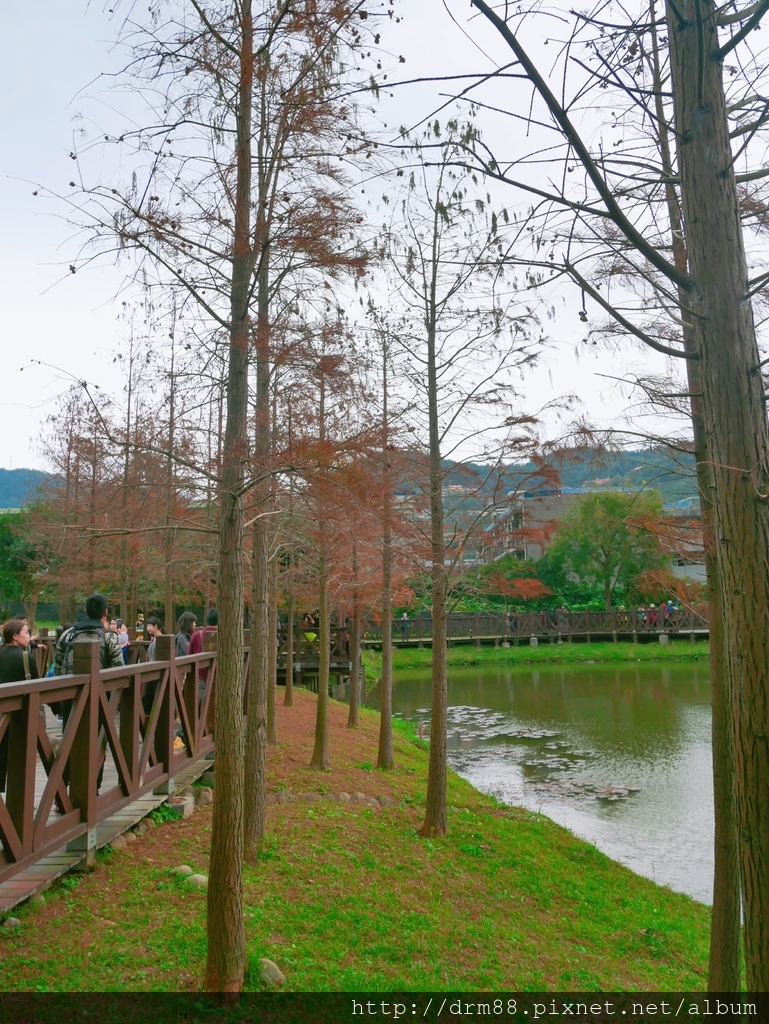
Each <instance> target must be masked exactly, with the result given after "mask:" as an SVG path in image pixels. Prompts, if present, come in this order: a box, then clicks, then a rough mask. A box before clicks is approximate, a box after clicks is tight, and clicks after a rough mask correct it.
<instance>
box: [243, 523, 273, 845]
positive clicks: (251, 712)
mask: <svg viewBox="0 0 769 1024" xmlns="http://www.w3.org/2000/svg"><path fill="white" fill-rule="evenodd" d="M251 537H252V551H253V555H252V562H251V571H252V579H251V605H252V611H253V624H252V631H251V661H250V666H249V677H248V723H247V731H246V773H245V801H246V817H245V827H244V851H245V858H246V860H247V861H249V863H251V862H253V861H255V860H256V859H257V858H258V856H259V853H260V852H261V849H262V846H263V844H264V829H265V809H266V801H267V666H268V656H267V646H268V643H269V638H268V626H269V616H268V611H267V602H268V596H269V595H268V587H267V530H266V528H265V526H264V520H263V519H261V518H257V519H256V521H255V522H254V525H253V527H252V531H251Z"/></svg>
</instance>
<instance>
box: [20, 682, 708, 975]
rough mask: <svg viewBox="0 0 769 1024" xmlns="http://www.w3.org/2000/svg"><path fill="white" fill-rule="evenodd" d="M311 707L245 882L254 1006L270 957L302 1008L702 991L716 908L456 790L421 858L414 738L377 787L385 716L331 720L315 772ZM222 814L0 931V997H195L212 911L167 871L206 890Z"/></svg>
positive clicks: (522, 815)
mask: <svg viewBox="0 0 769 1024" xmlns="http://www.w3.org/2000/svg"><path fill="white" fill-rule="evenodd" d="M315 703H316V699H315V697H314V695H312V694H309V693H307V692H305V691H303V690H298V691H297V692H296V704H295V706H294V707H293V708H284V707H282V706H281V707H280V708H279V719H278V736H279V740H280V742H279V745H278V746H277V747H273V748H270V754H269V783H268V788H269V789H270V790H271V792H272V793H273V799H274V800H278V799H279V800H280V801H281V802H275V803H271V804H270V806H269V807H268V809H267V811H268V815H267V832H268V840H267V848H266V852H265V855H264V858H263V859H262V861H261V862H260V863H259V864H258V865H257V866H255V867H253V868H247V869H246V874H245V904H246V931H247V941H248V953H249V962H250V964H251V965H252V966H251V967H250V969H249V974H248V986H249V987H250V988H256V987H258V980H257V971H258V965H259V958H260V957H268V958H269V959H271V960H273V961H275V963H277V965H278V966H279V967H280V969H281V970H282V971H283V973H284V974H285V975H286V979H287V981H286V988H287V989H288V990H302V991H324V990H349V991H351V990H358V991H374V990H397V989H406V990H409V989H411V990H455V991H460V990H461V991H520V990H525V989H535V990H543V989H544V990H548V989H549V990H566V991H569V990H571V991H573V990H586V989H599V988H601V989H605V990H614V991H618V990H645V991H657V992H665V991H690V990H701V989H702V988H703V986H704V984H705V979H706V967H707V943H708V927H709V918H710V913H709V909H708V908H707V907H705V906H703V905H701V904H698V903H695V902H694V901H693V900H691V899H689V898H688V897H686V896H681V895H678V894H676V893H673V892H671V891H670V890H667V889H662V888H660V887H658V886H656V885H655V884H654V883H653V882H651V881H648V880H647V879H645V878H641V877H640V876H638V875H635V874H633V873H632V872H631V871H629V870H628V869H627V868H624V867H622V866H621V865H619V864H617V863H615V862H613V861H611V860H609V858H607V857H605V856H604V855H603V854H601V853H599V852H598V851H597V850H596V849H595V848H594V847H592V846H590V845H588V844H587V843H584V842H582V841H581V840H579V839H576V838H575V837H574V836H573V835H571V834H570V833H569V832H567V831H566V830H565V829H563V828H560V827H559V826H557V825H555V824H554V823H553V822H551V821H550V820H548V819H547V818H544V817H542V816H540V815H537V814H533V813H530V812H529V811H526V810H523V809H520V808H515V807H503V806H500V805H499V804H498V803H497V802H496V801H494V800H493V799H491V798H489V797H485V796H483V795H482V794H480V793H479V792H478V791H477V790H475V789H473V788H472V787H471V786H470V785H469V784H468V783H466V782H465V781H463V780H462V779H460V778H459V777H458V776H457V775H455V774H454V773H452V772H450V773H449V804H450V805H451V809H450V813H449V834H448V836H446V837H444V838H441V839H434V840H424V839H420V838H419V837H418V835H417V831H418V829H419V827H420V824H421V822H422V819H423V813H424V802H425V792H426V775H427V754H426V752H425V750H423V749H421V747H420V746H419V745H418V744H417V742H415V741H414V739H413V734H411V733H409V732H408V728H409V727H408V726H407V725H405V726H404V725H401V726H399V728H398V729H397V730H396V736H395V752H396V759H397V767H396V768H395V770H394V771H392V772H387V773H385V772H378V771H376V770H374V769H373V767H372V766H373V763H374V762H375V761H376V749H377V734H378V716H377V715H376V714H375V713H374V712H371V711H367V710H365V709H364V710H363V711H362V712H361V725H360V728H359V729H356V730H349V729H347V728H346V727H345V726H346V719H347V708H346V707H345V706H344V705H341V704H337V703H336V702H332V705H331V709H330V733H331V734H330V750H331V760H332V768H331V770H329V771H327V772H323V773H317V772H311V771H309V770H308V769H307V767H306V766H307V764H308V762H309V760H310V755H311V751H312V745H313V729H314V716H315ZM214 792H215V791H214ZM341 792H343V793H346V794H357V793H360V794H362V795H363V796H364V797H367V798H373V797H378V798H384V804H385V806H382V805H381V802H380V805H379V806H376V807H375V806H371V804H370V803H367V802H363V801H361V800H359V799H358V800H355V801H352V802H348V801H347V800H344V799H342V800H340V799H339V797H338V794H339V793H341ZM289 794H291V795H293V796H294V797H295V799H291V798H290V797H289ZM300 794H301V796H302V798H299V795H300ZM211 811H212V809H211V807H205V808H202V809H200V810H198V811H196V812H195V814H194V815H193V817H192V818H189V819H187V820H186V821H177V822H164V823H162V824H160V825H159V826H158V827H157V828H153V829H152V830H150V831H149V832H147V833H146V834H145V835H142V836H141V837H139V838H137V839H136V841H135V842H133V843H131V845H129V846H128V847H127V849H125V850H122V851H117V852H113V853H110V854H108V855H106V856H103V857H100V858H99V861H98V866H97V868H96V870H95V871H94V872H92V873H91V874H89V875H85V876H82V877H79V876H69V877H68V878H65V879H64V880H63V881H62V882H60V883H59V884H58V885H57V886H55V888H54V889H52V890H50V891H49V892H48V893H47V894H46V903H45V905H41V906H30V907H25V908H21V909H20V910H19V911H18V912H17V915H16V916H18V917H19V919H20V921H21V927H20V928H19V929H17V930H15V931H10V932H6V931H0V961H2V975H1V976H0V977H1V980H0V988H2V989H5V990H16V989H27V988H29V989H39V990H70V991H78V990H130V991H136V990H146V989H154V990H169V989H170V990H178V989H195V988H197V987H198V986H199V985H200V981H201V978H202V973H203V967H204V961H205V909H206V896H205V892H204V891H203V890H200V889H195V888H191V887H190V886H189V885H188V884H186V883H185V882H183V881H181V880H179V879H177V878H175V877H174V876H172V875H171V874H170V869H171V868H173V867H174V866H177V865H181V864H188V865H190V866H191V867H192V868H193V869H194V870H195V871H202V872H206V871H207V869H208V856H209V846H210V839H211V835H210V830H211Z"/></svg>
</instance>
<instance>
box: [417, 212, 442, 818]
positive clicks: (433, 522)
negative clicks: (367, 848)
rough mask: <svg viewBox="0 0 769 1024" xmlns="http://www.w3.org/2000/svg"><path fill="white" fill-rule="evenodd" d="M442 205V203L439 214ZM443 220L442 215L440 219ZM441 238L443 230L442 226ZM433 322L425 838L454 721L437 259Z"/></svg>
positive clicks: (436, 814) (438, 812)
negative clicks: (450, 714) (451, 714)
mask: <svg viewBox="0 0 769 1024" xmlns="http://www.w3.org/2000/svg"><path fill="white" fill-rule="evenodd" d="M438 205H439V204H437V203H436V208H437V206H438ZM436 216H437V214H436ZM435 231H436V236H437V225H436V229H435ZM433 263H434V266H433V277H432V287H431V302H430V319H429V320H428V324H427V388H428V396H427V398H428V416H429V429H430V536H431V549H432V561H433V565H432V602H433V672H432V705H431V712H430V714H431V717H430V759H429V766H428V772H427V806H426V808H425V820H424V823H423V825H422V828H421V830H420V835H422V836H442V835H445V834H446V832H447V831H448V819H447V815H446V776H447V749H446V748H447V742H446V728H447V719H448V675H447V673H448V667H447V663H446V566H445V558H446V555H445V550H444V540H443V492H442V487H443V474H442V472H441V442H440V426H439V422H438V374H437V367H436V351H435V349H436V323H435V310H436V302H435V287H436V273H437V265H436V260H435V257H434V259H433Z"/></svg>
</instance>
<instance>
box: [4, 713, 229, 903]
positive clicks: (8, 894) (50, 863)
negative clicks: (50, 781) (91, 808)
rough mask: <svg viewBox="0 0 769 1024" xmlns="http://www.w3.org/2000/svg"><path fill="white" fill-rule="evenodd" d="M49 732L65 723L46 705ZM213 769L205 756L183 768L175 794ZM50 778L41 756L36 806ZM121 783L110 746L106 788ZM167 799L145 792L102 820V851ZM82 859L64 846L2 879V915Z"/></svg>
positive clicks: (98, 833)
mask: <svg viewBox="0 0 769 1024" xmlns="http://www.w3.org/2000/svg"><path fill="white" fill-rule="evenodd" d="M46 731H47V732H48V735H49V736H50V737H51V739H52V740H54V739H58V738H60V737H61V722H60V721H59V720H58V719H57V718H56V717H55V716H54V715H53V714H52V713H51V711H50V709H49V708H46ZM210 768H211V761H209V760H207V759H205V758H204V759H203V760H200V761H195V762H194V763H192V764H190V765H188V766H186V767H185V768H183V769H182V770H181V771H180V772H178V773H177V774H176V775H175V776H174V792H175V795H178V794H179V793H180V792H182V791H183V790H184V789H186V788H187V787H188V786H190V785H192V783H193V782H194V781H195V780H196V779H198V778H200V776H201V775H202V774H203V773H204V772H206V771H209V770H210ZM46 780H47V775H46V773H45V769H44V768H43V766H42V764H41V763H40V760H39V759H38V764H37V773H36V776H35V807H36V808H37V806H38V803H39V801H40V799H41V797H42V795H43V790H44V789H45V783H46ZM117 783H118V774H117V769H116V768H115V762H114V760H113V758H112V752H111V751H110V750H109V747H108V748H107V756H106V758H105V761H104V778H103V781H102V789H103V790H104V789H110V788H112V787H113V786H116V785H117ZM166 800H168V795H167V794H162V793H145V795H144V796H141V797H139V798H138V799H137V800H134V801H133V803H131V804H128V806H127V807H122V808H121V809H120V810H119V811H117V812H116V813H115V814H113V815H111V816H110V817H109V818H106V819H105V820H104V821H101V822H99V824H98V825H97V826H96V829H95V832H96V849H97V850H100V849H102V848H103V847H105V846H108V845H109V844H110V843H111V842H112V840H113V839H114V838H115V837H116V836H119V835H121V834H122V833H123V832H127V831H128V829H130V828H131V827H132V826H133V825H135V824H137V822H139V821H141V819H142V818H145V817H146V816H147V815H148V814H149V813H150V811H153V810H154V809H155V808H156V807H159V806H160V805H161V804H163V803H165V802H166ZM58 816H59V814H58V811H56V810H55V809H52V811H51V817H50V819H49V820H54V819H56V818H58ZM82 859H83V851H82V850H74V851H73V850H67V848H66V846H62V848H61V849H60V850H57V851H56V852H55V853H51V854H49V855H48V856H47V857H43V858H41V859H40V860H38V861H36V862H35V863H34V864H32V865H30V867H28V868H25V869H24V870H23V871H20V872H19V873H18V874H17V875H14V876H13V878H10V879H9V880H8V881H6V882H0V917H2V916H6V915H7V913H8V911H9V910H11V908H12V907H15V906H16V905H17V904H18V903H22V902H23V901H24V900H28V899H29V898H30V896H34V895H35V893H38V892H42V891H43V890H44V889H47V888H48V887H49V886H50V885H51V883H52V882H54V881H55V880H56V879H57V878H60V877H61V876H62V875H66V874H67V872H68V871H72V869H73V868H74V867H76V866H77V865H78V864H79V863H80V862H81V861H82Z"/></svg>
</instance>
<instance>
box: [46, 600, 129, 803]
mask: <svg viewBox="0 0 769 1024" xmlns="http://www.w3.org/2000/svg"><path fill="white" fill-rule="evenodd" d="M85 614H86V618H84V619H81V620H80V621H78V622H76V623H75V625H74V626H70V627H69V629H65V630H64V632H63V633H62V634H61V636H60V637H59V639H58V642H57V644H56V650H55V652H54V660H53V674H54V675H55V676H68V675H71V674H72V671H73V666H74V659H75V651H74V648H75V644H76V643H79V642H80V641H85V640H91V641H93V640H96V641H98V643H99V667H100V668H123V665H124V662H123V652H122V651H121V649H120V641H119V640H118V635H117V633H116V632H113V631H112V630H111V629H110V628H109V626H110V615H109V601H108V600H107V598H106V597H105V596H104V594H91V596H90V597H87V598H86V599H85ZM116 625H117V623H116ZM72 704H73V701H72V700H63V701H60V702H59V704H58V706H57V708H56V709H54V710H56V711H57V713H60V714H61V717H62V725H61V728H62V732H63V731H64V729H65V728H66V725H67V719H68V718H69V714H70V711H71V710H72ZM103 775H104V761H102V763H101V766H100V768H99V774H98V776H97V779H96V789H97V792H98V790H99V789H100V788H101V781H102V777H103ZM63 778H64V782H65V783H67V784H68V783H69V764H67V765H65V768H64V774H63Z"/></svg>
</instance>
